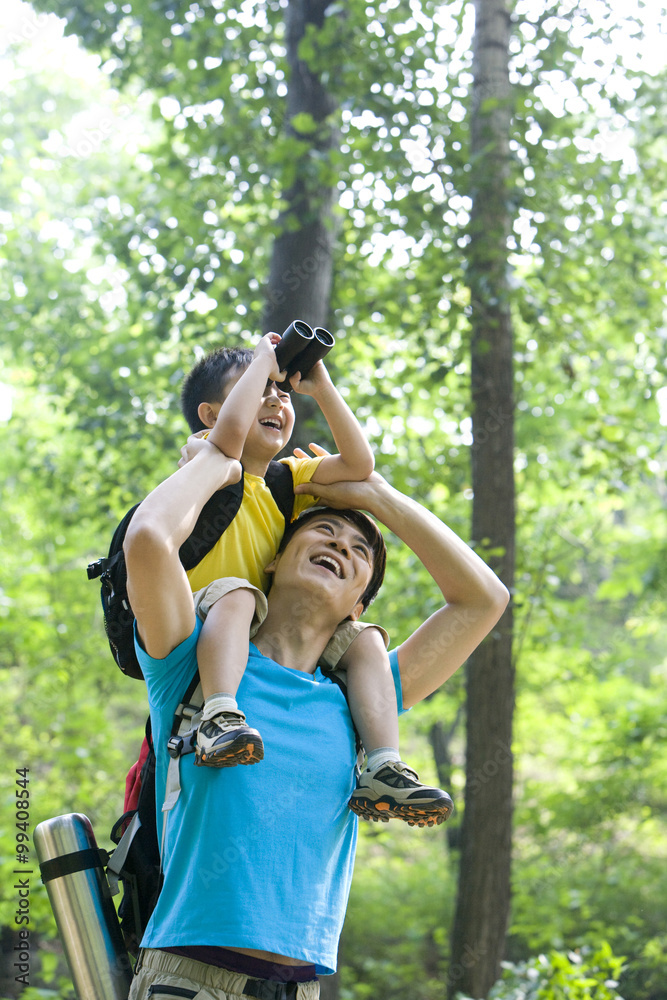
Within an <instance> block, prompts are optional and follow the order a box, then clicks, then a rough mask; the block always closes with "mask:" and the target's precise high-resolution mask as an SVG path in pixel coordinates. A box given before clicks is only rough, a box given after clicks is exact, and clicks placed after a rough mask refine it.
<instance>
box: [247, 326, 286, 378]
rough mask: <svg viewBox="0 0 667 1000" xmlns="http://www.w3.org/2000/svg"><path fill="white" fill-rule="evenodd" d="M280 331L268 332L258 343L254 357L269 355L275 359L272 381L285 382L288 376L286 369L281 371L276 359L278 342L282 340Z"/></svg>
mask: <svg viewBox="0 0 667 1000" xmlns="http://www.w3.org/2000/svg"><path fill="white" fill-rule="evenodd" d="M281 339H282V338H281V336H280V334H279V333H267V334H265V335H264V336H263V337H262V339H261V340H260V341H259V343H258V344H257V346H256V348H255V351H254V354H253V358H262V357H269V358H271V360H272V361H273V367H272V369H271V372H270V373H269V381H270V382H283V381H284V380H285V379H286V378H287V372H286V371H282V372H281V371H280V370H279V368H278V362H277V361H276V344H279V343H280V341H281Z"/></svg>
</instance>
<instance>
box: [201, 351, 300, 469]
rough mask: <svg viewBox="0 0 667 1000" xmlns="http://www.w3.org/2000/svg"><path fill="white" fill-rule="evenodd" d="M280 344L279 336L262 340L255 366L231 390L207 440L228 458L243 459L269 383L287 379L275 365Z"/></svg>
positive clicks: (249, 368) (245, 372)
mask: <svg viewBox="0 0 667 1000" xmlns="http://www.w3.org/2000/svg"><path fill="white" fill-rule="evenodd" d="M279 342H280V334H278V333H267V334H266V335H265V336H264V337H262V339H261V340H260V341H259V343H258V344H257V347H256V348H255V356H254V358H253V360H252V362H251V363H250V365H249V366H248V367H247V368H246V370H245V371H244V372H243V375H241V378H240V379H239V380H238V382H236V384H235V385H233V386H232V388H231V390H230V392H229V395H228V396H227V397H226V398H225V401H224V402H223V404H222V406H221V407H220V410H219V412H218V416H217V419H216V421H215V426H214V427H213V429H212V430H211V432H210V434H209V435H208V440H209V441H211V442H212V443H213V444H214V445H215V446H216V447H217V448H219V449H220V451H222V452H224V453H225V455H228V456H229V458H236V459H240V458H241V454H242V453H243V447H244V445H245V439H246V438H247V436H248V431H249V430H250V428H251V426H252V422H253V420H254V419H255V417H256V416H257V408H258V406H259V404H260V403H261V401H262V395H263V393H264V390H265V388H266V383H267V382H269V381H271V382H272V381H279V380H280V379H281V377H284V376H285V372H280V371H278V367H277V362H276V352H275V345H276V344H278V343H279Z"/></svg>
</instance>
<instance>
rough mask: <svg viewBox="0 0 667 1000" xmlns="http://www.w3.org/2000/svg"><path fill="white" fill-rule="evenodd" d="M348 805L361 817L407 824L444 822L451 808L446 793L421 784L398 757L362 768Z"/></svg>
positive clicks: (416, 775) (451, 805) (429, 824)
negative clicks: (401, 820) (370, 767)
mask: <svg viewBox="0 0 667 1000" xmlns="http://www.w3.org/2000/svg"><path fill="white" fill-rule="evenodd" d="M348 805H349V807H350V809H351V810H352V812H354V813H356V814H357V816H361V818H362V819H372V820H375V821H376V822H377V821H378V820H381V821H382V822H383V823H387V822H388V821H389V820H390V819H403V820H405V822H406V823H408V824H409V825H410V826H435V824H436V823H444V822H445V820H446V819H447V818H448V817H449V816H450V814H451V812H452V809H453V808H454V803H453V802H452V800H451V799H450V797H449V795H448V794H447V792H443V790H442V789H441V788H430V787H429V786H428V785H423V784H422V783H421V781H420V780H419V775H418V774H417V772H416V771H413V770H412V768H411V767H408V765H407V764H404V763H403V761H401V760H399V761H396V762H393V761H390V762H388V763H386V764H381V765H380V766H379V767H377V768H376V769H375V770H374V771H369V770H368V769H366V770H365V771H362V773H361V777H360V778H359V780H358V782H357V787H356V790H355V791H354V792H352V798H351V799H350V801H349V803H348Z"/></svg>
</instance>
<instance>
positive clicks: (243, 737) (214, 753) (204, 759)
mask: <svg viewBox="0 0 667 1000" xmlns="http://www.w3.org/2000/svg"><path fill="white" fill-rule="evenodd" d="M263 757H264V744H263V743H262V737H261V736H260V735H259V733H258V732H257V730H256V729H251V728H250V727H249V726H246V724H245V715H244V714H243V712H220V713H219V715H214V716H213V718H212V719H207V720H206V721H205V722H200V724H199V730H198V732H197V744H196V747H195V764H198V765H199V766H204V767H234V766H235V765H236V764H257V763H258V762H259V761H260V760H262V758H263Z"/></svg>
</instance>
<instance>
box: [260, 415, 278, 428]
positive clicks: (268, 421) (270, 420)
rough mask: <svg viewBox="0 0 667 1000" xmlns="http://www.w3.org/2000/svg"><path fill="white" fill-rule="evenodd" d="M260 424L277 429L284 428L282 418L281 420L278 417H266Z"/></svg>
mask: <svg viewBox="0 0 667 1000" xmlns="http://www.w3.org/2000/svg"><path fill="white" fill-rule="evenodd" d="M260 424H261V425H262V427H272V428H273V429H274V430H276V431H281V430H282V429H283V424H282V420H279V419H278V418H277V417H264V419H263V420H260Z"/></svg>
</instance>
